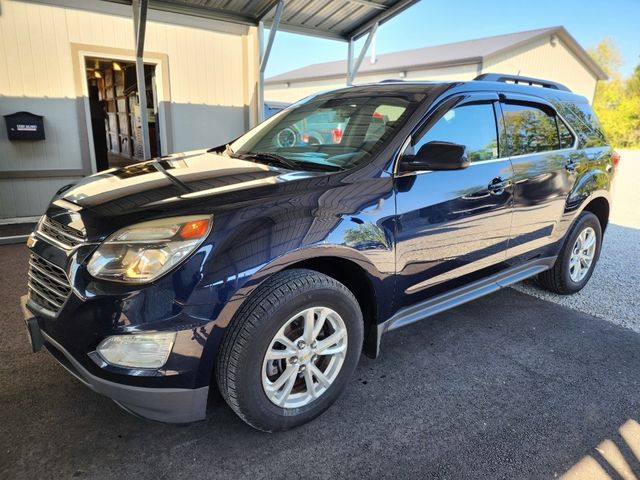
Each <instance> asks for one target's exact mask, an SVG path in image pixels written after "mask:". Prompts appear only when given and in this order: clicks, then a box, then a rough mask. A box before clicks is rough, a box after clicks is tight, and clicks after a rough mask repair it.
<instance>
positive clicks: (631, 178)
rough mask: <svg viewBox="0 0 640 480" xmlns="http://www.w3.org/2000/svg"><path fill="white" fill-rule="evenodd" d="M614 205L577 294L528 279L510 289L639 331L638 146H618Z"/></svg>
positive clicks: (639, 153)
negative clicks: (595, 258) (555, 290)
mask: <svg viewBox="0 0 640 480" xmlns="http://www.w3.org/2000/svg"><path fill="white" fill-rule="evenodd" d="M620 153H621V155H622V160H621V161H620V166H619V169H618V173H617V176H616V180H615V184H614V205H613V212H612V213H611V218H610V224H609V226H608V227H607V231H606V233H605V237H604V244H603V248H602V253H601V256H600V260H599V262H598V265H597V266H596V269H595V271H594V273H593V277H591V280H590V281H589V283H588V284H587V286H586V287H585V288H584V289H583V290H582V291H581V292H580V293H578V294H576V295H571V296H566V297H563V296H559V295H555V294H553V293H550V292H547V291H545V290H542V289H541V288H539V287H538V286H537V285H536V284H535V283H534V281H532V280H528V281H526V282H523V283H521V284H518V285H516V286H515V287H514V288H515V289H516V290H519V291H521V292H524V293H528V294H530V295H533V296H535V297H538V298H542V299H544V300H548V301H551V302H555V303H558V304H560V305H563V306H565V307H569V308H573V309H575V310H578V311H581V312H585V313H589V314H591V315H595V316H596V317H600V318H603V319H605V320H609V321H611V322H613V323H616V324H618V325H622V326H624V327H627V328H631V329H633V330H635V331H636V332H640V295H638V287H639V286H640V255H638V247H640V188H638V181H639V180H640V151H638V150H621V151H620Z"/></svg>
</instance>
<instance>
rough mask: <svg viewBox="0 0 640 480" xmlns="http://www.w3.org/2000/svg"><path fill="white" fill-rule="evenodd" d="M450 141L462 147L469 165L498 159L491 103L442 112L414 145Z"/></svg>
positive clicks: (496, 136) (420, 145)
mask: <svg viewBox="0 0 640 480" xmlns="http://www.w3.org/2000/svg"><path fill="white" fill-rule="evenodd" d="M435 141H438V142H450V143H457V144H460V145H465V146H466V147H467V156H468V158H469V161H470V162H477V161H480V160H491V159H493V158H498V132H497V129H496V120H495V114H494V110H493V104H491V103H477V104H468V105H461V106H459V107H456V108H452V109H451V110H449V111H448V112H447V113H445V114H444V115H443V116H442V117H441V118H440V119H439V120H438V121H437V122H436V123H435V124H434V125H433V126H432V127H431V128H430V129H429V130H428V131H427V132H426V133H425V134H424V135H423V136H422V137H421V138H420V139H419V140H418V142H417V143H416V144H415V146H414V149H415V152H416V153H417V152H418V150H420V147H422V146H423V145H425V144H426V143H429V142H435Z"/></svg>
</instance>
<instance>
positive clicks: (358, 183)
mask: <svg viewBox="0 0 640 480" xmlns="http://www.w3.org/2000/svg"><path fill="white" fill-rule="evenodd" d="M320 114H322V115H324V116H326V117H327V118H329V117H330V118H332V119H334V120H338V121H339V123H340V124H341V125H342V127H341V128H342V132H341V137H340V140H339V141H338V142H334V141H330V142H318V143H311V142H291V143H287V144H283V143H282V139H281V137H282V132H284V131H287V130H291V129H292V127H293V126H295V125H302V124H305V121H306V119H309V118H314V117H318V116H319V115H320ZM618 159H619V157H618V156H617V154H616V153H615V152H613V151H612V149H611V147H610V146H609V145H608V144H607V142H606V140H605V138H604V136H603V134H602V131H601V129H600V127H599V125H598V121H597V119H596V117H595V115H594V113H593V111H592V110H591V108H590V107H589V104H588V102H587V100H586V99H585V98H583V97H581V96H578V95H575V94H573V93H571V92H570V91H568V90H567V89H566V88H565V87H563V86H562V85H559V84H556V83H553V82H548V81H545V80H536V79H527V78H522V77H506V76H501V75H495V74H487V75H483V76H481V77H480V78H478V79H476V80H475V81H468V82H437V83H429V82H415V83H414V82H387V83H379V84H371V85H362V86H355V87H350V88H344V89H340V90H336V91H333V92H329V93H323V94H319V95H316V96H314V97H311V98H308V99H306V100H305V101H303V102H300V103H297V104H295V105H292V106H290V107H288V108H286V109H284V110H283V111H281V112H279V113H277V114H276V115H274V116H273V117H271V118H269V119H268V120H267V121H265V122H264V123H262V124H260V125H259V126H257V127H256V128H254V129H253V130H250V131H249V132H247V133H246V134H245V135H243V136H242V137H240V138H239V139H237V140H235V141H233V142H231V143H230V144H228V145H223V146H220V147H216V148H213V149H210V150H208V151H197V152H188V153H184V154H176V155H170V156H166V157H162V158H159V159H157V160H154V161H148V162H143V163H140V164H136V165H133V166H129V167H125V168H120V169H111V170H108V171H105V172H102V173H99V174H96V175H92V176H90V177H87V178H85V179H83V180H81V181H79V182H77V183H75V184H72V185H68V186H67V187H64V188H62V189H61V190H60V191H59V192H58V193H57V195H56V196H55V197H54V199H53V200H52V202H51V205H50V206H49V208H48V210H47V212H46V214H45V215H44V216H43V217H42V219H41V220H40V222H39V224H38V226H37V228H36V231H35V232H34V233H33V234H32V235H31V237H30V239H29V248H30V250H31V262H30V271H29V279H28V296H25V297H23V306H24V312H25V319H26V323H27V327H28V330H29V332H30V337H31V339H32V344H33V346H34V350H38V349H40V348H41V347H42V346H44V347H45V348H46V349H47V350H48V351H49V352H50V353H51V354H52V355H53V356H54V357H55V358H56V359H57V360H58V361H59V362H60V363H61V364H62V365H63V366H65V367H66V368H67V369H68V370H69V371H70V372H71V373H72V374H73V375H75V376H76V377H78V378H79V379H80V380H81V381H82V382H83V383H85V384H86V385H87V386H89V387H90V388H92V389H93V390H95V391H97V392H99V393H102V394H105V395H107V396H109V397H111V398H113V399H114V400H115V401H116V402H117V403H118V404H119V405H121V406H123V407H124V408H125V409H127V410H130V411H132V412H134V413H136V414H138V415H141V416H144V417H147V418H151V419H155V420H161V421H167V422H189V421H194V420H199V419H202V418H204V417H205V413H206V403H207V396H208V393H209V389H210V388H211V387H214V386H216V387H217V388H218V389H219V390H220V392H221V393H222V396H223V397H224V398H225V400H226V401H227V403H228V404H229V405H230V406H231V408H232V409H233V410H234V411H235V412H236V413H237V414H238V415H239V416H240V417H241V418H242V419H243V420H244V421H246V422H247V423H249V424H250V425H252V426H254V427H256V428H258V429H261V430H265V431H276V430H285V429H288V428H291V427H295V426H297V425H300V424H303V423H305V422H307V421H309V420H311V419H313V418H314V417H316V416H318V415H319V414H321V413H322V412H324V411H325V410H326V409H327V408H328V407H329V406H330V405H331V404H332V403H333V402H334V401H335V400H336V399H337V398H338V396H339V395H340V394H341V392H342V391H343V390H344V388H345V387H346V386H347V384H348V382H349V379H350V377H351V375H352V373H353V372H354V370H355V368H356V365H357V363H358V359H359V357H360V353H361V352H364V353H365V354H367V355H368V356H371V357H376V356H377V355H378V354H379V351H380V340H381V336H382V334H383V333H385V332H387V331H389V330H393V329H396V328H399V327H401V326H404V325H407V324H410V323H412V322H415V321H417V320H420V319H422V318H425V317H427V316H429V315H433V314H435V313H438V312H441V311H443V310H446V309H449V308H451V307H454V306H456V305H460V304H462V303H464V302H467V301H470V300H473V299H475V298H478V297H480V296H482V295H485V294H488V293H491V292H494V291H496V290H498V289H499V288H502V287H505V286H507V285H510V284H513V283H514V282H517V281H520V280H522V279H525V278H527V277H533V276H537V278H538V281H539V282H540V283H541V284H542V285H543V286H544V287H546V288H548V289H550V290H552V291H555V292H557V293H558V294H571V293H575V292H577V291H579V290H580V289H581V288H583V287H584V285H585V284H586V283H587V282H588V280H589V278H590V276H591V274H592V272H593V269H594V267H595V265H596V262H597V260H598V256H599V253H600V248H601V245H602V235H603V232H604V231H605V229H606V226H607V222H608V217H609V211H610V205H611V195H610V189H611V183H612V179H613V177H614V174H615V166H616V164H617V161H618ZM478 321H482V319H481V318H479V319H478ZM425 348H428V347H425Z"/></svg>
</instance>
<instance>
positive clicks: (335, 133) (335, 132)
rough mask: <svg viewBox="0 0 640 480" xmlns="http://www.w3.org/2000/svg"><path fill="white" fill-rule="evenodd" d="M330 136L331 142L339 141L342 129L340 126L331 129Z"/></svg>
mask: <svg viewBox="0 0 640 480" xmlns="http://www.w3.org/2000/svg"><path fill="white" fill-rule="evenodd" d="M331 137H332V138H333V143H340V142H341V141H342V129H341V128H334V129H332V130H331Z"/></svg>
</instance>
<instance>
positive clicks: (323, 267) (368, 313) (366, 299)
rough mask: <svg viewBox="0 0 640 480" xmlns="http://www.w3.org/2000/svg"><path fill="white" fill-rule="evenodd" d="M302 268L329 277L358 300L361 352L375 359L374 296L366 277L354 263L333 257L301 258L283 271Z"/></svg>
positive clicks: (373, 289)
mask: <svg viewBox="0 0 640 480" xmlns="http://www.w3.org/2000/svg"><path fill="white" fill-rule="evenodd" d="M293 268H304V269H307V270H313V271H316V272H319V273H322V274H324V275H327V276H328V277H331V278H333V279H335V280H337V281H338V282H340V283H342V284H343V285H344V286H345V287H347V288H348V289H349V290H350V291H351V293H353V295H354V297H356V300H357V301H358V305H359V306H360V310H361V311H362V317H363V319H364V343H363V351H364V353H365V355H367V356H368V357H370V358H375V357H376V356H377V325H378V317H379V315H378V308H377V305H378V295H377V294H376V289H375V287H374V285H373V282H372V281H371V278H370V276H369V274H368V273H367V272H366V270H365V269H364V268H362V267H361V266H360V265H358V264H357V263H356V262H354V261H352V260H349V259H346V258H343V257H337V256H323V257H315V258H308V259H303V260H300V261H298V262H294V263H292V264H290V265H288V266H287V267H286V268H285V269H284V270H290V269H293Z"/></svg>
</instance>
